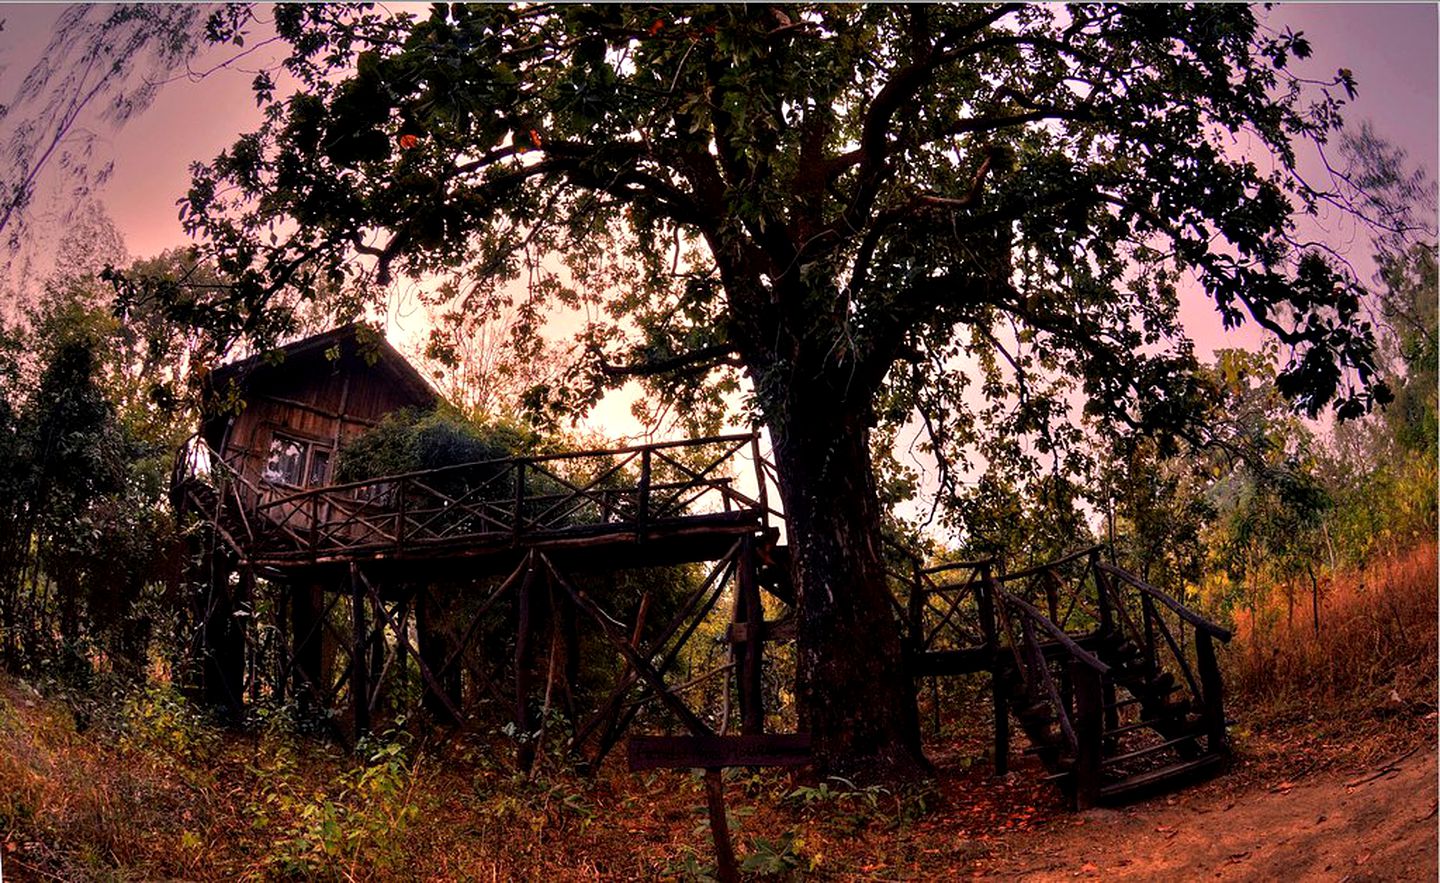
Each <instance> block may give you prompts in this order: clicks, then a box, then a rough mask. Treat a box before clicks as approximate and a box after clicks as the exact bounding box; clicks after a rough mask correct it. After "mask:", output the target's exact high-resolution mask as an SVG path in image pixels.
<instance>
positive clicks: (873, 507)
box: [770, 390, 930, 780]
mask: <svg viewBox="0 0 1440 883" xmlns="http://www.w3.org/2000/svg"><path fill="white" fill-rule="evenodd" d="M803 394H804V390H795V394H794V395H792V396H790V397H789V398H790V401H789V402H788V404H787V406H786V408H784V409H783V413H780V414H778V415H776V417H774V418H772V419H771V421H770V431H771V435H772V440H773V442H774V453H775V460H776V467H777V471H778V473H779V476H780V492H781V496H782V498H783V500H784V503H785V514H786V529H787V534H788V542H789V544H790V547H791V561H792V569H793V573H792V575H793V577H794V580H795V585H796V587H797V593H798V612H797V618H798V626H799V633H798V639H799V649H798V659H797V679H798V685H797V686H798V693H797V699H798V707H799V713H800V728H801V730H802V731H808V732H809V733H810V734H811V738H812V740H813V741H812V746H813V751H814V753H815V758H816V767H817V770H818V771H819V772H820V774H821V775H828V774H844V775H847V776H852V777H853V776H859V777H860V778H862V779H868V780H878V779H905V778H914V777H917V776H919V775H923V774H925V773H927V772H928V771H929V769H930V767H929V764H928V762H927V761H926V760H925V756H924V754H923V752H922V750H921V745H920V715H919V710H918V706H917V705H916V701H915V690H914V684H913V683H912V681H911V678H910V677H909V675H908V674H907V672H906V671H905V667H904V660H903V658H902V654H901V641H900V628H899V623H898V620H897V619H896V616H895V614H894V612H893V609H892V607H891V604H890V600H889V587H888V585H887V579H886V574H885V568H884V564H883V562H882V560H881V532H880V507H879V501H878V498H877V495H876V489H875V480H874V473H873V470H872V466H871V459H870V445H869V426H868V420H867V418H868V411H867V410H865V409H863V408H862V409H858V410H859V411H860V413H855V412H854V411H852V412H851V413H849V414H844V413H841V414H838V415H837V414H836V413H835V412H836V411H837V410H841V411H843V410H845V409H843V408H838V409H837V408H835V407H833V406H834V405H835V402H834V400H833V398H829V397H827V396H824V395H816V396H814V397H813V399H812V401H813V402H814V403H815V404H813V405H809V406H807V405H805V404H804V403H803V402H804V399H803ZM867 407H868V406H867Z"/></svg>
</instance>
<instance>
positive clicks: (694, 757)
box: [627, 733, 811, 773]
mask: <svg viewBox="0 0 1440 883" xmlns="http://www.w3.org/2000/svg"><path fill="white" fill-rule="evenodd" d="M627 754H628V759H629V762H630V771H631V772H632V773H635V772H641V771H642V770H656V769H713V768H718V767H766V766H777V767H803V766H807V765H809V764H810V762H811V754H810V734H809V733H766V734H764V735H760V736H714V735H712V736H631V737H630V744H629V746H628V750H627Z"/></svg>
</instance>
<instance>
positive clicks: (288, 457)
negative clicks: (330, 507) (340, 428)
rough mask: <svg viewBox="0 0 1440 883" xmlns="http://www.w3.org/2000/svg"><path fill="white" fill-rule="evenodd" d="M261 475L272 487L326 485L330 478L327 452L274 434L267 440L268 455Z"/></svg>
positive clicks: (325, 449)
mask: <svg viewBox="0 0 1440 883" xmlns="http://www.w3.org/2000/svg"><path fill="white" fill-rule="evenodd" d="M261 475H262V477H263V478H264V479H265V480H266V481H268V482H270V483H271V484H283V485H287V486H289V487H300V486H302V484H303V485H304V486H306V487H315V486H317V485H322V484H325V483H326V482H327V481H328V480H329V478H330V450H329V449H328V448H322V447H319V446H316V445H312V444H310V443H309V442H304V441H301V440H300V439H297V438H290V437H289V436H285V435H279V434H278V433H277V434H276V435H274V436H272V437H271V439H270V455H269V456H268V457H266V459H265V470H264V472H263V473H262V474H261Z"/></svg>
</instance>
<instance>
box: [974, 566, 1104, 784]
mask: <svg viewBox="0 0 1440 883" xmlns="http://www.w3.org/2000/svg"><path fill="white" fill-rule="evenodd" d="M995 597H996V601H997V604H996V610H997V613H998V614H999V619H1000V622H1001V623H1002V625H1003V628H1004V631H1005V633H1006V636H1007V637H1008V639H1009V646H1010V649H1011V651H1012V652H1013V653H1014V657H1015V665H1016V669H1017V671H1019V673H1020V676H1021V679H1022V681H1023V683H1024V688H1025V697H1026V702H1029V703H1033V704H1034V705H1037V706H1038V705H1041V704H1043V705H1045V706H1048V707H1049V709H1050V712H1051V714H1052V715H1053V716H1054V718H1055V722H1056V724H1057V726H1058V728H1059V732H1058V734H1057V735H1058V737H1059V739H1060V740H1061V744H1059V745H1057V744H1055V743H1054V742H1049V744H1046V742H1047V740H1046V739H1043V738H1042V739H1040V740H1039V741H1040V744H1039V745H1038V746H1037V747H1038V748H1039V750H1040V751H1041V752H1042V753H1044V752H1048V753H1050V755H1051V756H1050V757H1049V758H1048V760H1049V761H1050V762H1049V763H1047V766H1051V767H1052V768H1057V767H1067V766H1068V767H1069V773H1070V774H1069V776H1067V777H1066V778H1065V780H1064V781H1063V782H1062V784H1063V785H1064V786H1065V788H1066V790H1067V792H1068V793H1069V794H1070V795H1071V797H1072V799H1073V800H1074V802H1075V805H1076V807H1077V808H1082V809H1083V808H1085V807H1088V806H1091V805H1093V804H1094V803H1095V801H1096V799H1097V797H1098V796H1099V791H1100V773H1101V767H1102V764H1103V761H1104V758H1103V752H1104V744H1103V743H1104V730H1105V718H1104V712H1105V696H1106V694H1107V693H1108V692H1109V689H1108V688H1109V687H1110V686H1111V685H1110V666H1108V665H1106V664H1105V662H1103V661H1102V660H1101V659H1100V658H1099V657H1097V656H1095V654H1093V653H1091V652H1090V651H1089V650H1086V649H1085V648H1084V647H1082V646H1080V644H1079V643H1078V642H1077V641H1076V640H1075V639H1074V638H1072V637H1071V636H1070V635H1069V634H1067V633H1066V632H1065V630H1064V629H1062V628H1060V626H1058V625H1056V624H1055V622H1054V621H1052V620H1051V619H1050V618H1049V617H1048V616H1046V615H1045V613H1044V612H1043V611H1041V610H1040V609H1039V608H1038V607H1036V606H1035V605H1033V604H1031V603H1030V602H1028V601H1025V600H1024V599H1022V598H1019V597H1017V596H1015V595H1012V594H1010V593H1009V592H1008V591H1005V590H1003V589H999V590H997V591H996V595H995ZM1017 623H1018V625H1017ZM1042 634H1043V636H1044V637H1043V638H1042V637H1041V635H1042ZM1057 669H1058V671H1057ZM1022 723H1025V724H1026V725H1027V726H1030V727H1033V726H1034V723H1033V722H1032V721H1024V720H1022ZM1034 735H1035V734H1033V733H1032V738H1034ZM1042 756H1043V755H1042Z"/></svg>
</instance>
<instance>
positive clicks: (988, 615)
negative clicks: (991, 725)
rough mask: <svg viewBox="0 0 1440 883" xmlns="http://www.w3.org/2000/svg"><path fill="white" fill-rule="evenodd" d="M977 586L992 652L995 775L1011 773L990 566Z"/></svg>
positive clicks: (1006, 699) (1007, 706)
mask: <svg viewBox="0 0 1440 883" xmlns="http://www.w3.org/2000/svg"><path fill="white" fill-rule="evenodd" d="M979 576H980V579H979V581H978V582H976V584H975V606H976V607H977V608H978V609H979V612H980V629H981V631H982V632H984V636H985V648H986V649H987V650H988V651H989V652H990V708H991V713H992V714H993V715H994V718H995V775H997V776H1003V775H1005V774H1006V773H1008V772H1010V697H1009V691H1008V690H1007V688H1006V684H1005V674H1006V671H1005V668H1006V667H1005V665H1004V657H1003V656H1002V655H1001V652H1000V630H999V628H998V626H997V625H996V623H995V582H994V581H993V580H992V579H991V578H990V565H988V564H982V565H980V574H979Z"/></svg>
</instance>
